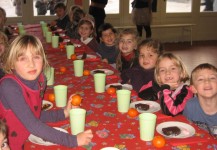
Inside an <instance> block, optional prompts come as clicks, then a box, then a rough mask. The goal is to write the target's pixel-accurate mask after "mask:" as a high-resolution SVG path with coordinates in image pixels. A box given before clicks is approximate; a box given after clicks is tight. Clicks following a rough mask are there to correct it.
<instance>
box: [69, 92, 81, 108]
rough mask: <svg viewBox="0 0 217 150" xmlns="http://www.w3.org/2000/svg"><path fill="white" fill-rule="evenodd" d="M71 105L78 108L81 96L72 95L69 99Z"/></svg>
mask: <svg viewBox="0 0 217 150" xmlns="http://www.w3.org/2000/svg"><path fill="white" fill-rule="evenodd" d="M71 100H72V101H71V104H72V105H73V106H79V105H80V104H81V101H82V98H81V96H80V95H78V94H75V95H73V96H72V97H71Z"/></svg>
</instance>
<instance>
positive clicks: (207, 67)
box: [190, 63, 217, 85]
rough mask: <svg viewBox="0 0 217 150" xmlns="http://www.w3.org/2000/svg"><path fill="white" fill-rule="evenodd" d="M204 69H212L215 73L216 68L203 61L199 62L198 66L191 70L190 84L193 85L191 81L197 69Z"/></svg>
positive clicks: (216, 71)
mask: <svg viewBox="0 0 217 150" xmlns="http://www.w3.org/2000/svg"><path fill="white" fill-rule="evenodd" d="M204 69H208V70H212V71H214V72H215V73H216V74H217V68H216V67H215V66H213V65H211V64H209V63H203V64H200V65H198V66H196V67H195V68H194V69H193V70H192V72H191V79H190V84H191V85H193V83H194V82H193V81H194V77H195V75H196V74H197V73H198V71H201V70H204Z"/></svg>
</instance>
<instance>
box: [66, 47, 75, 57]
mask: <svg viewBox="0 0 217 150" xmlns="http://www.w3.org/2000/svg"><path fill="white" fill-rule="evenodd" d="M74 53H75V47H74V45H67V46H66V54H67V59H71V55H72V54H74Z"/></svg>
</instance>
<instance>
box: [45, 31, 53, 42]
mask: <svg viewBox="0 0 217 150" xmlns="http://www.w3.org/2000/svg"><path fill="white" fill-rule="evenodd" d="M51 39H52V32H50V31H47V33H46V42H47V43H51Z"/></svg>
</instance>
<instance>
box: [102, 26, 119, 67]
mask: <svg viewBox="0 0 217 150" xmlns="http://www.w3.org/2000/svg"><path fill="white" fill-rule="evenodd" d="M98 33H99V38H100V41H101V43H100V44H99V48H98V53H99V54H100V55H101V57H102V61H103V62H106V63H108V64H114V63H116V58H117V56H118V49H117V48H116V46H115V44H116V33H117V32H116V30H115V29H114V27H113V26H112V25H111V24H110V23H104V24H102V25H101V26H100V27H99V30H98Z"/></svg>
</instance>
